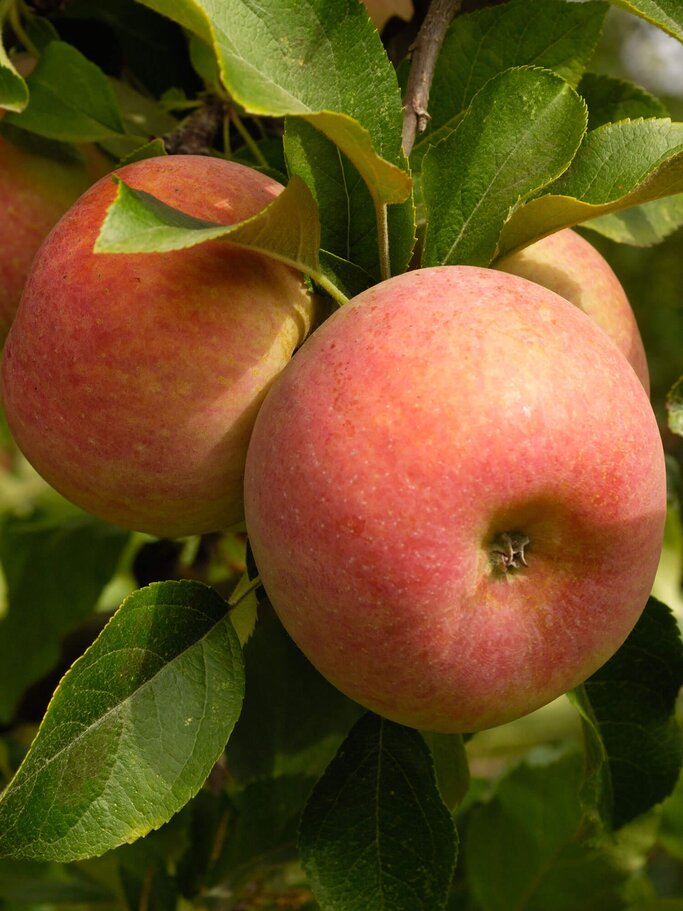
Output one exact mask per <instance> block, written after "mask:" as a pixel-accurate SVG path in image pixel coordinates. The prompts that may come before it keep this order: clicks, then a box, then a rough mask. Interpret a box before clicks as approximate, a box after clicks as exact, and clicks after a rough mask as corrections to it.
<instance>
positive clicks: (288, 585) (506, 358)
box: [245, 266, 666, 732]
mask: <svg viewBox="0 0 683 911" xmlns="http://www.w3.org/2000/svg"><path fill="white" fill-rule="evenodd" d="M665 505H666V491H665V473H664V457H663V451H662V444H661V441H660V436H659V432H658V429H657V424H656V421H655V418H654V415H653V412H652V409H651V407H650V404H649V401H648V397H647V395H646V393H645V391H644V390H643V387H642V385H641V383H640V381H639V380H638V378H637V377H636V375H635V373H634V371H633V370H632V369H631V367H630V366H629V364H628V363H627V361H626V359H625V358H624V356H623V355H622V354H621V352H620V351H618V349H617V348H616V347H615V346H614V345H613V344H612V342H611V341H610V340H609V339H608V338H607V336H606V335H605V334H604V333H603V332H602V330H601V329H599V328H598V327H597V326H596V325H595V323H594V322H593V321H592V320H591V319H590V318H589V317H587V316H586V314H584V313H582V312H581V311H580V310H579V309H577V308H576V307H574V306H573V305H571V304H569V303H568V302H567V301H566V300H564V299H563V298H561V297H559V296H558V295H556V294H554V293H553V292H551V291H548V290H546V289H545V288H542V287H541V286H540V285H537V284H534V283H532V282H529V281H527V280H526V279H522V278H518V277H517V276H513V275H508V274H506V273H504V272H499V271H496V270H493V269H481V268H476V267H468V266H445V267H436V268H428V269H421V270H416V271H414V272H408V273H406V274H403V275H399V276H396V277H394V278H391V279H389V280H388V281H385V282H382V283H381V284H379V285H376V286H375V287H373V288H371V289H369V290H367V291H365V292H363V293H362V294H360V295H359V296H358V297H356V298H354V299H353V300H352V301H351V302H350V303H349V304H347V305H346V306H345V307H343V308H342V309H341V310H339V311H337V312H336V313H334V314H333V315H332V316H331V317H330V318H329V319H328V320H327V321H326V322H325V323H323V325H322V326H321V327H320V328H319V329H318V330H317V331H316V332H315V333H314V334H313V335H312V336H311V338H310V339H309V340H308V341H307V342H306V343H305V344H304V345H303V347H302V348H301V350H300V351H299V352H298V353H297V355H296V357H295V358H294V360H293V361H292V363H291V364H290V365H289V366H288V367H287V368H286V369H285V370H284V371H283V373H282V374H281V376H280V377H279V379H278V380H277V382H276V383H275V384H274V385H273V387H272V389H271V391H270V392H269V393H268V396H267V397H266V400H265V402H264V404H263V406H262V408H261V411H260V413H259V416H258V419H257V421H256V424H255V427H254V432H253V435H252V438H251V443H250V446H249V452H248V456H247V464H246V472H245V512H246V524H247V532H248V534H249V539H250V541H251V546H252V548H253V553H254V557H255V560H256V564H257V567H258V569H259V572H260V575H261V579H262V581H263V584H264V586H265V589H266V592H267V593H268V596H269V598H270V600H271V602H272V604H273V606H274V608H275V610H276V611H277V613H278V615H279V617H280V619H281V621H282V623H283V625H284V627H285V628H286V629H287V631H288V632H289V634H290V635H291V636H292V638H293V639H294V641H295V642H296V643H297V644H298V646H299V647H300V648H301V650H302V651H303V652H304V654H305V655H306V656H307V657H308V658H309V660H310V661H311V662H312V663H313V664H314V665H315V666H316V667H317V668H318V670H319V671H320V672H321V673H322V674H323V675H324V676H325V677H327V678H328V680H330V681H331V682H332V683H333V684H335V685H336V686H337V687H338V688H339V689H340V690H342V691H343V692H344V693H346V694H347V695H348V696H350V697H351V698H353V699H355V700H357V701H358V702H359V703H361V704H362V705H364V706H366V707H368V708H370V709H372V710H374V711H376V712H378V713H380V714H381V715H384V716H386V717H388V718H390V719H393V720H395V721H397V722H400V723H403V724H406V725H411V726H415V727H419V728H423V729H426V730H434V731H444V732H458V731H459V732H464V731H475V730H480V729H483V728H488V727H492V726H495V725H498V724H502V723H504V722H507V721H510V720H512V719H515V718H517V717H519V716H521V715H523V714H526V713H527V712H530V711H532V710H533V709H536V708H538V707H540V706H541V705H543V704H545V703H547V702H549V701H551V700H552V699H554V698H555V697H557V696H558V695H560V694H562V693H564V692H566V691H567V690H569V689H570V688H572V687H574V686H575V685H577V684H578V683H580V682H581V681H582V680H584V679H585V678H586V677H588V676H589V675H590V674H591V673H593V671H595V670H596V669H597V668H598V667H599V666H600V665H601V664H602V663H603V662H604V661H605V660H606V659H607V658H609V657H610V655H612V653H613V652H614V651H615V650H616V649H617V648H618V646H619V645H620V644H621V643H622V642H623V641H624V639H625V637H626V636H627V634H628V633H629V631H630V630H631V629H632V627H633V626H634V624H635V622H636V620H637V618H638V616H639V614H640V613H641V611H642V609H643V607H644V605H645V603H646V600H647V598H648V595H649V592H650V588H651V585H652V582H653V579H654V575H655V570H656V568H657V563H658V558H659V553H660V549H661V543H662V532H663V525H664V514H665Z"/></svg>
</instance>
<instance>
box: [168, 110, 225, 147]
mask: <svg viewBox="0 0 683 911" xmlns="http://www.w3.org/2000/svg"><path fill="white" fill-rule="evenodd" d="M225 111H226V107H225V104H224V103H223V102H222V101H221V100H220V99H218V98H211V99H210V100H209V101H207V103H206V104H203V105H202V106H201V107H200V108H197V110H196V111H193V112H192V113H191V114H190V116H189V117H186V118H185V120H183V122H182V123H181V124H180V126H179V127H177V129H175V130H173V132H171V133H166V135H165V136H163V137H162V138H163V140H164V145H165V146H166V151H167V152H168V154H169V155H209V154H210V153H211V143H212V142H213V139H214V137H215V135H216V133H217V132H218V129H219V127H220V126H221V124H222V122H223V117H224V116H225Z"/></svg>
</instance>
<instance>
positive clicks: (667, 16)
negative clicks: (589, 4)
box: [610, 0, 683, 41]
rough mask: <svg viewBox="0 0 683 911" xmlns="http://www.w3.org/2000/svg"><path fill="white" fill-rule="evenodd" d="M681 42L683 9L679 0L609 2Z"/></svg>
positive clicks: (618, 0)
mask: <svg viewBox="0 0 683 911" xmlns="http://www.w3.org/2000/svg"><path fill="white" fill-rule="evenodd" d="M610 2H611V3H613V4H614V5H615V6H621V7H623V8H624V9H626V10H628V11H629V13H633V14H634V15H636V16H640V17H641V18H642V19H645V21H646V22H651V23H652V24H653V25H657V26H659V28H661V29H663V30H664V31H665V32H668V33H669V34H670V35H673V37H674V38H678V40H679V41H683V8H682V7H681V4H680V2H679V0H610Z"/></svg>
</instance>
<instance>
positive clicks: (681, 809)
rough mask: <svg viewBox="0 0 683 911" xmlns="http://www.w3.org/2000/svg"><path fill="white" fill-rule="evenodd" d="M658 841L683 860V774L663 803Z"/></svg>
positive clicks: (678, 858) (674, 855) (672, 854)
mask: <svg viewBox="0 0 683 911" xmlns="http://www.w3.org/2000/svg"><path fill="white" fill-rule="evenodd" d="M657 834H658V837H657V841H658V842H659V843H660V844H661V845H663V846H664V848H665V849H666V851H668V853H669V854H671V856H672V857H675V858H676V859H677V860H680V861H683V775H681V776H679V779H678V784H677V785H676V788H675V789H674V791H673V793H672V794H671V796H670V797H668V798H667V799H666V800H665V801H664V804H663V805H662V815H661V817H660V822H659V832H658V833H657Z"/></svg>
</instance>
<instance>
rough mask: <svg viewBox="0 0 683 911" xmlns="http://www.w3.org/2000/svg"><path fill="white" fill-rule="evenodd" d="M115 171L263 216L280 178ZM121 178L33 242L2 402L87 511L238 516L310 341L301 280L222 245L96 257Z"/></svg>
mask: <svg viewBox="0 0 683 911" xmlns="http://www.w3.org/2000/svg"><path fill="white" fill-rule="evenodd" d="M117 173H118V174H119V175H120V176H121V177H122V178H123V179H124V180H125V181H126V182H127V183H129V184H130V185H131V186H133V187H135V188H137V189H144V190H147V191H148V192H150V193H152V194H154V195H155V196H158V197H159V198H160V199H162V200H163V201H164V202H166V203H168V204H169V205H173V206H176V207H177V208H180V209H183V210H184V211H186V212H189V213H190V214H192V215H195V216H197V217H200V218H205V219H210V220H213V221H218V222H222V223H225V224H230V223H233V222H238V221H241V220H243V219H244V218H247V217H249V216H251V215H254V214H255V213H256V212H258V211H259V210H261V209H262V208H263V207H264V206H266V205H267V204H268V203H270V202H272V200H273V199H274V198H275V196H276V195H277V194H278V193H280V191H281V190H282V187H281V185H280V184H278V183H277V182H276V181H274V180H271V179H270V178H268V177H266V176H264V175H263V174H260V173H258V172H257V171H254V170H253V169H251V168H247V167H244V166H242V165H238V164H235V163H232V162H227V161H224V160H222V159H215V158H209V157H204V156H189V155H188V156H181V155H178V156H172V157H161V158H152V159H146V160H144V161H139V162H136V163H135V164H131V165H128V166H127V167H124V168H121V169H120V170H118V171H117ZM115 193H116V186H115V184H114V183H113V181H112V180H111V179H110V178H109V177H106V178H103V179H102V180H100V181H99V182H98V183H97V184H95V185H94V186H93V187H92V188H91V189H90V190H89V191H88V192H86V193H85V195H83V196H82V197H81V198H80V199H79V200H78V202H77V203H76V204H75V205H74V206H73V208H71V209H70V210H69V212H68V213H67V214H66V215H65V216H64V217H63V219H62V220H61V221H60V222H59V224H58V225H57V227H56V228H55V229H54V230H53V231H52V233H51V234H50V236H49V238H48V239H47V241H46V242H45V244H44V245H43V246H42V248H41V250H40V252H39V253H38V255H37V257H36V260H35V263H34V267H33V270H32V272H31V275H30V278H29V280H28V283H27V285H26V289H25V291H24V295H23V298H22V302H21V305H20V308H19V312H18V314H17V318H16V320H15V322H14V324H13V327H12V330H11V332H10V334H9V337H8V339H7V344H6V347H5V354H4V359H3V365H2V381H3V395H4V404H5V409H6V413H7V420H8V422H9V425H10V428H11V430H12V432H13V434H14V437H15V439H16V441H17V443H18V445H19V447H20V448H21V449H22V451H23V452H24V454H25V455H26V457H27V458H28V459H29V461H30V462H31V463H32V464H33V465H34V467H35V468H36V469H37V470H38V472H39V473H40V474H41V475H43V477H44V478H45V479H46V480H47V481H48V482H49V483H50V484H52V485H53V486H54V487H55V488H56V489H57V490H59V491H60V492H61V493H62V494H63V495H64V496H66V497H67V498H68V499H70V500H72V501H73V502H74V503H76V504H77V505H79V506H81V507H82V508H83V509H86V510H88V511H89V512H92V513H94V514H95V515H98V516H101V517H102V518H104V519H107V520H109V521H110V522H113V523H114V524H117V525H121V526H124V527H126V528H132V529H137V530H140V531H146V532H150V533H153V534H156V535H159V536H167V537H175V536H182V535H189V534H198V533H203V532H209V531H215V530H218V529H222V528H225V527H226V526H229V525H231V524H234V523H236V522H238V521H240V520H241V518H242V515H243V512H242V509H243V507H242V476H243V469H244V461H245V458H246V450H247V443H248V441H249V436H250V433H251V429H252V425H253V422H254V418H255V416H256V413H257V411H258V408H259V406H260V403H261V400H262V399H263V396H264V395H265V393H266V390H267V389H268V386H269V385H270V383H271V382H272V380H273V378H274V377H275V376H276V375H277V374H278V373H279V372H280V371H281V370H282V368H283V367H284V366H285V365H286V364H287V363H288V361H289V359H290V358H291V356H292V353H293V352H294V350H295V349H296V347H297V346H298V345H299V344H300V343H301V341H302V340H303V339H304V337H305V336H306V334H307V332H308V330H309V328H310V326H311V322H312V319H313V312H314V303H313V299H312V297H311V295H310V294H309V293H308V292H307V291H306V289H305V287H304V285H303V282H302V278H301V276H300V275H299V274H298V273H296V272H295V271H294V270H293V269H290V268H289V267H287V266H285V265H283V264H282V263H279V262H276V261H275V260H273V259H270V258H269V257H266V256H264V255H260V254H257V253H255V252H251V251H248V250H245V249H242V248H239V247H236V246H234V245H231V244H227V243H224V242H221V241H211V242H208V243H205V244H202V245H200V246H198V247H193V248H190V249H185V250H178V251H175V252H172V253H165V254H162V253H154V254H116V255H107V254H95V253H94V252H93V245H94V243H95V239H96V237H97V234H98V231H99V229H100V226H101V224H102V221H103V218H104V215H105V212H106V210H107V208H108V207H109V205H110V204H111V203H112V201H113V199H114V196H115Z"/></svg>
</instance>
